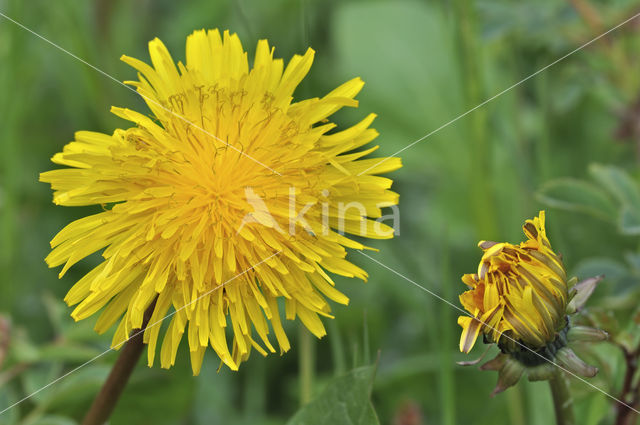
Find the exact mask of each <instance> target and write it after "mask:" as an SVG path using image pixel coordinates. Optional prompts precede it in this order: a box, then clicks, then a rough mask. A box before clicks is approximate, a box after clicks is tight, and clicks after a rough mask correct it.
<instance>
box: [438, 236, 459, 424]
mask: <svg viewBox="0 0 640 425" xmlns="http://www.w3.org/2000/svg"><path fill="white" fill-rule="evenodd" d="M443 233H444V234H443V235H442V237H441V240H442V245H441V253H442V258H441V264H442V270H441V274H442V296H443V297H444V299H445V300H447V301H452V299H453V291H452V288H453V285H452V284H451V282H452V278H451V259H450V249H449V235H448V229H446V228H445V230H444V232H443ZM440 320H441V321H442V322H441V323H442V327H441V328H442V334H441V340H442V343H441V344H440V381H441V388H442V391H441V402H442V424H443V425H455V424H456V390H455V376H454V370H453V365H454V360H453V354H452V352H451V347H454V346H455V343H454V342H453V340H454V336H453V334H454V332H455V331H454V329H453V326H454V323H455V318H454V316H453V315H452V314H451V308H450V307H449V306H448V305H445V304H441V305H440Z"/></svg>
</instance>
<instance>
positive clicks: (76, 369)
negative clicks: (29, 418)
mask: <svg viewBox="0 0 640 425" xmlns="http://www.w3.org/2000/svg"><path fill="white" fill-rule="evenodd" d="M281 252H282V251H278V252H276V253H274V254H271V255H270V256H268V257H267V258H265V259H264V260H262V261H260V262H259V263H256V264H254V265H253V266H251V267H249V268H248V269H246V270H244V271H243V272H241V273H238V274H237V275H235V276H234V277H232V278H231V279H229V280H227V281H225V282H223V283H221V284H220V285H218V286H216V287H215V288H213V289H211V290H210V291H208V292H205V293H204V294H202V295H200V296H199V297H198V298H196V299H195V300H193V301H191V302H189V303H187V304H185V305H183V306H182V307H180V308H179V309H177V310H174V311H172V312H171V313H169V314H167V315H166V316H164V317H163V318H162V319H159V320H157V321H155V322H153V323H151V324H148V325H147V326H146V327H145V328H144V329H141V330H139V331H137V332H134V333H132V334H131V336H129V338H127V339H126V340H124V341H122V342H121V343H119V344H117V345H116V346H115V347H110V348H109V349H108V350H106V351H104V352H102V353H100V354H98V355H97V356H95V357H93V358H92V359H90V360H87V361H86V362H84V363H82V364H81V365H80V366H78V367H76V368H74V369H71V370H70V371H69V372H67V373H65V374H64V375H62V376H60V377H58V378H56V379H54V380H53V381H51V382H49V383H48V384H47V385H45V386H43V387H41V388H39V389H37V390H36V391H34V392H32V393H31V394H29V395H28V396H26V397H24V398H22V399H20V400H18V401H16V402H15V403H13V404H12V405H11V406H9V407H7V408H5V409H3V410H2V411H0V415H2V414H3V413H5V412H6V411H7V410H9V409H12V408H14V407H16V406H17V405H18V404H20V403H22V402H23V401H26V400H28V399H30V398H31V397H33V396H34V395H36V394H38V393H39V392H40V391H44V390H46V389H47V388H49V387H50V386H52V385H53V384H55V383H57V382H59V381H61V380H63V379H64V378H66V377H67V376H69V375H71V374H72V373H74V372H77V371H78V370H80V369H82V368H83V367H85V366H87V365H88V364H90V363H93V362H94V361H96V360H98V359H99V358H100V357H102V356H104V355H105V354H107V353H110V352H111V351H114V350H116V349H119V348H120V347H121V346H122V345H123V344H125V343H126V342H127V341H129V340H130V339H131V338H134V337H136V336H138V335H140V334H141V333H143V332H145V331H146V330H147V329H149V328H152V327H153V326H156V325H158V324H160V323H162V322H163V321H164V320H165V319H168V318H169V317H171V316H173V315H174V314H176V313H177V312H179V311H180V310H183V309H185V308H187V307H188V306H190V305H191V304H193V303H195V302H197V301H198V300H199V299H201V298H203V297H205V296H207V295H209V294H211V293H212V292H214V291H216V290H217V289H220V288H222V287H224V286H225V285H226V284H227V283H229V282H232V281H234V280H236V279H237V278H239V277H240V276H242V275H244V274H246V273H248V272H250V271H251V270H253V269H254V268H256V267H258V266H259V265H260V264H262V263H264V262H265V261H268V260H269V259H271V258H273V257H275V256H276V255H278V254H280V253H281Z"/></svg>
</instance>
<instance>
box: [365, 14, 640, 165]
mask: <svg viewBox="0 0 640 425" xmlns="http://www.w3.org/2000/svg"><path fill="white" fill-rule="evenodd" d="M638 16H640V12H638V13H636V14H635V15H633V16H632V17H630V18H629V19H627V20H626V21H624V22H622V23H620V24H618V25H616V26H615V27H613V28H611V29H610V30H608V31H606V32H603V33H602V34H600V35H599V36H597V37H596V38H594V39H592V40H589V41H587V42H586V43H584V44H583V45H581V46H579V47H576V48H575V49H573V50H572V51H570V52H569V53H567V54H566V55H564V56H562V57H561V58H558V59H556V60H555V61H553V62H551V63H550V64H549V65H547V66H545V67H543V68H540V69H539V70H537V71H536V72H534V73H533V74H531V75H529V76H528V77H525V78H523V79H522V80H520V81H518V82H517V83H515V84H512V85H510V86H509V87H507V88H506V89H504V90H502V91H501V92H499V93H497V94H495V95H493V96H491V97H490V98H488V99H487V100H485V101H484V102H482V103H480V104H478V105H476V106H474V107H473V108H471V109H469V110H468V111H467V112H465V113H463V114H461V115H458V116H457V117H455V118H454V119H452V120H451V121H448V122H446V123H444V124H442V125H441V126H440V127H438V128H436V129H435V130H433V131H431V132H429V133H427V134H425V135H424V136H422V137H420V138H419V139H417V140H415V141H413V142H411V143H409V144H408V145H407V146H405V147H404V148H402V149H400V150H399V151H397V152H394V153H393V154H391V155H389V156H388V157H386V158H383V159H381V160H380V162H377V163H376V164H374V165H372V166H371V167H369V168H367V169H366V170H364V171H362V172H360V173H358V175H359V176H361V175H363V174H364V173H366V172H368V171H370V170H372V169H373V168H376V167H378V166H379V165H380V164H382V163H384V162H386V161H387V160H389V159H390V158H392V157H394V156H396V155H398V154H400V153H402V152H404V151H406V150H407V149H409V148H411V147H413V146H415V145H417V144H418V143H420V142H422V141H423V140H424V139H426V138H428V137H430V136H432V135H434V134H436V133H437V132H439V131H440V130H442V129H444V128H446V127H448V126H450V125H451V124H453V123H454V122H456V121H458V120H459V119H461V118H464V117H466V116H467V115H469V114H470V113H472V112H473V111H475V110H476V109H479V108H482V107H483V106H484V105H486V104H487V103H489V102H491V101H492V100H494V99H496V98H498V97H500V96H502V95H503V94H505V93H506V92H508V91H510V90H511V89H514V88H516V87H518V86H519V85H520V84H522V83H524V82H526V81H528V80H530V79H531V78H533V77H535V76H536V75H538V74H540V73H541V72H544V71H546V70H547V69H549V68H551V67H552V66H554V65H556V64H557V63H558V62H562V61H563V60H565V59H566V58H568V57H569V56H571V55H573V54H574V53H576V52H579V51H580V50H582V49H584V48H585V47H587V46H590V45H591V44H593V43H595V42H596V41H598V40H600V39H601V38H602V37H605V36H606V35H607V34H609V33H611V32H613V31H615V30H617V29H618V28H620V27H621V26H623V25H625V24H628V23H629V22H631V21H633V20H634V19H636V18H637V17H638Z"/></svg>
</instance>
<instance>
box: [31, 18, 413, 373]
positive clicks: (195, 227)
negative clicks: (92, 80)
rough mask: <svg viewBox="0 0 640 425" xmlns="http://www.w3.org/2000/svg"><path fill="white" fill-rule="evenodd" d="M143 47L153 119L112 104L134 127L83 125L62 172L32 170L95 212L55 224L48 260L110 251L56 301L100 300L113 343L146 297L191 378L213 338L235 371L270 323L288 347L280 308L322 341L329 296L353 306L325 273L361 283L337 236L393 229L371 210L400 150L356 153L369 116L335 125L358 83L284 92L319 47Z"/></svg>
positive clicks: (62, 200)
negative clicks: (281, 50) (291, 50)
mask: <svg viewBox="0 0 640 425" xmlns="http://www.w3.org/2000/svg"><path fill="white" fill-rule="evenodd" d="M149 52H150V57H151V63H152V66H151V65H148V64H146V63H144V62H142V61H140V60H137V59H134V58H131V57H127V56H123V57H122V60H123V61H124V62H126V63H127V64H129V65H131V66H132V67H134V68H135V69H136V70H137V71H138V72H139V74H138V76H139V80H138V81H133V82H127V83H128V84H131V85H133V86H135V87H136V89H137V91H138V92H139V93H140V95H141V96H142V97H143V98H144V99H145V101H146V103H147V105H148V107H149V108H150V109H151V112H152V117H148V116H146V115H144V114H141V113H138V112H135V111H132V110H129V109H123V108H115V107H114V108H112V112H113V113H114V114H116V115H117V116H119V117H122V118H124V119H126V120H128V121H130V122H132V123H134V126H133V127H130V128H127V129H124V130H123V129H117V130H115V132H114V133H113V134H112V135H106V134H101V133H94V132H87V131H81V132H77V133H76V135H75V141H73V142H71V143H69V144H68V145H66V146H65V147H64V150H63V152H62V153H58V154H56V155H54V157H53V158H52V161H53V162H54V163H56V164H61V165H66V166H68V167H69V168H65V169H58V170H53V171H48V172H45V173H42V174H41V175H40V179H41V181H44V182H48V183H51V186H52V189H54V191H55V193H54V202H55V203H56V204H59V205H67V206H77V205H96V204H98V205H102V206H103V209H104V210H103V211H102V212H100V213H98V214H94V215H90V216H87V217H85V218H82V219H79V220H76V221H74V222H72V223H70V224H69V225H67V226H66V227H65V228H64V229H62V230H61V231H60V232H59V233H58V234H57V235H56V236H55V237H54V239H53V240H52V241H51V246H52V248H53V249H52V251H51V253H50V254H49V255H48V256H47V258H46V261H47V263H48V265H49V266H50V267H55V266H59V265H62V264H64V267H63V268H62V271H61V273H60V277H62V275H64V273H65V272H66V271H67V270H68V269H69V267H71V266H72V265H73V264H75V263H77V262H78V261H80V260H81V259H83V258H85V257H86V256H88V255H90V254H92V253H94V252H96V251H99V250H103V249H104V250H103V251H102V257H104V261H103V262H102V263H101V264H99V265H98V266H97V267H96V268H94V269H93V270H91V271H90V272H89V273H87V274H86V275H85V276H84V277H83V278H82V279H80V280H79V281H78V282H77V283H76V284H75V285H74V286H73V287H72V288H71V290H70V291H69V293H68V294H67V296H66V298H65V301H66V302H67V303H68V304H69V305H76V304H77V306H76V307H75V309H74V310H73V312H72V316H73V318H74V319H76V320H81V319H84V318H87V317H89V316H91V315H93V314H95V313H97V312H98V311H100V310H102V312H101V313H100V316H99V318H98V321H97V324H96V331H97V332H99V333H103V332H106V331H107V330H108V329H109V328H110V327H111V326H112V325H114V324H115V323H116V322H118V321H120V323H119V326H118V327H117V330H116V332H115V334H114V337H113V341H112V344H113V346H114V347H118V346H119V345H120V344H121V343H122V341H124V340H126V338H127V337H128V335H129V334H130V332H131V331H132V330H133V329H136V328H139V327H140V326H141V325H142V323H143V315H144V312H145V310H147V309H148V308H149V306H152V305H153V308H152V310H153V314H152V317H151V319H150V323H152V324H153V323H156V322H158V321H159V320H161V319H162V318H163V317H165V316H166V315H167V314H170V313H171V312H174V314H173V317H172V318H171V322H170V324H169V325H168V328H167V329H166V332H165V334H164V339H163V342H162V347H161V350H160V363H161V366H162V367H164V368H168V367H170V366H171V365H173V364H174V362H175V357H176V352H177V350H178V345H179V344H180V341H181V339H182V336H183V334H184V333H185V332H186V333H187V339H188V345H189V351H190V353H191V363H192V367H193V371H194V374H197V373H198V372H199V370H200V366H201V363H202V358H203V355H204V352H205V350H206V348H207V347H208V346H211V347H212V348H213V349H214V350H215V352H216V353H217V355H218V356H219V357H220V359H221V360H222V362H224V364H226V365H227V366H229V367H230V368H231V369H234V370H236V369H237V368H238V366H239V364H240V363H241V362H242V361H244V360H246V359H247V358H248V356H249V353H250V351H251V349H252V348H255V349H256V350H258V351H259V352H260V353H262V354H263V355H266V353H267V352H275V348H274V347H273V345H272V342H271V341H270V339H269V336H268V334H269V333H270V329H271V330H272V331H273V333H274V334H275V339H276V340H277V343H278V345H279V347H280V351H281V352H284V351H287V350H288V349H289V347H290V344H289V341H288V339H287V336H286V334H285V332H284V329H283V326H282V322H281V317H280V314H281V313H280V311H281V309H282V304H283V305H284V310H285V316H286V318H287V319H290V320H293V319H295V318H299V319H300V320H301V322H302V323H303V324H304V325H305V326H306V327H307V328H308V329H309V330H310V331H311V332H312V333H313V334H315V335H316V336H317V337H322V336H323V335H324V334H325V329H324V326H323V324H322V321H321V320H320V316H325V317H331V316H330V307H329V304H328V303H327V298H328V299H331V300H333V301H335V302H338V303H341V304H347V303H348V298H347V297H346V296H345V295H343V294H342V293H341V292H339V291H338V290H337V289H335V287H334V286H335V285H334V282H333V281H332V279H331V277H330V276H329V274H328V273H327V272H331V273H335V274H338V275H342V276H348V277H357V278H360V279H363V280H366V278H367V274H366V272H365V271H364V270H362V269H360V268H359V267H357V266H355V265H354V264H352V263H351V262H349V261H348V260H347V259H346V258H345V257H346V254H347V252H346V250H345V248H354V249H363V248H366V247H365V246H364V245H362V244H361V243H359V242H356V241H354V240H352V239H350V238H348V237H346V236H344V234H343V233H347V234H353V235H357V236H364V237H369V238H388V237H392V233H393V232H392V231H390V229H389V228H388V227H387V226H385V225H384V224H383V223H380V222H378V221H379V220H375V219H377V218H380V217H381V214H382V213H381V208H383V207H387V206H392V205H396V204H397V202H398V195H397V194H396V193H394V192H392V191H391V190H389V189H390V186H391V183H392V181H391V180H390V179H387V178H384V177H380V176H377V174H381V173H386V172H390V171H393V170H395V169H397V168H399V167H400V166H401V164H400V160H399V159H398V158H387V159H386V160H385V161H381V159H380V158H378V159H362V158H363V157H364V156H366V155H368V154H369V153H371V152H373V151H374V150H375V149H376V148H377V146H376V147H372V148H369V149H366V150H363V151H357V149H358V148H360V147H361V146H363V145H365V144H367V143H369V142H370V141H372V140H373V139H374V138H375V137H376V136H377V134H378V133H377V132H376V131H375V130H374V129H372V128H370V127H369V126H370V125H371V123H372V121H373V120H374V118H375V115H374V114H370V115H368V116H367V117H366V118H365V119H364V120H362V121H361V122H360V123H358V124H356V125H354V126H352V127H350V128H347V129H345V130H342V131H332V130H334V128H335V127H336V126H335V124H333V123H331V122H329V121H328V117H329V116H330V115H332V114H333V113H334V112H336V111H337V110H339V109H340V108H342V107H343V106H351V107H356V106H357V105H358V102H357V101H356V100H354V97H355V96H356V94H357V93H358V92H359V91H360V89H361V88H362V86H363V82H362V81H361V80H360V79H359V78H355V79H353V80H351V81H348V82H346V83H344V84H343V85H341V86H339V87H338V88H336V89H335V90H333V91H331V92H330V93H329V94H327V95H326V96H324V97H322V98H312V99H306V100H303V101H299V102H293V101H292V99H293V98H292V96H293V93H294V90H295V89H296V87H297V86H298V84H299V83H300V82H301V81H302V79H303V78H304V77H305V75H306V74H307V73H308V71H309V69H310V67H311V64H312V61H313V56H314V52H313V50H311V49H309V50H307V52H306V53H305V54H304V55H302V56H299V55H296V56H294V57H293V58H292V59H291V60H290V61H289V63H288V64H287V66H286V67H285V66H284V63H283V61H282V60H281V59H275V58H274V57H273V48H270V47H269V45H268V43H267V41H266V40H261V41H259V42H258V45H257V49H256V54H255V59H254V62H253V67H252V68H250V67H249V63H248V59H247V53H246V52H245V51H244V50H243V48H242V45H241V43H240V40H239V38H238V37H237V35H235V34H233V35H231V34H229V32H227V31H225V32H224V34H223V35H222V36H221V35H220V33H219V32H218V31H217V30H213V31H207V32H205V31H196V32H194V33H193V34H191V35H190V36H189V37H188V38H187V42H186V63H185V64H183V63H181V62H178V63H177V65H176V64H175V63H174V61H173V59H172V57H171V55H170V54H169V52H168V50H167V49H166V47H165V46H164V44H163V43H162V42H161V41H160V40H158V39H155V40H153V41H151V42H150V43H149ZM345 204H347V205H352V204H353V205H355V204H357V205H358V206H360V207H361V208H348V209H344V208H342V207H343V206H344V205H345ZM279 298H283V302H282V303H281V304H280V303H279V302H278V299H279ZM154 301H155V304H153V303H154ZM159 332H160V326H150V327H148V328H147V329H146V330H145V333H144V341H145V342H146V343H147V344H148V363H149V365H150V366H151V365H152V364H153V362H154V356H155V352H156V344H157V341H158V338H159ZM256 335H257V336H256ZM228 336H229V337H232V341H231V344H229V343H228V342H227V337H228ZM229 345H231V347H230V346H229Z"/></svg>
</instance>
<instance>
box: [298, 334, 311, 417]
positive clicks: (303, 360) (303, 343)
mask: <svg viewBox="0 0 640 425" xmlns="http://www.w3.org/2000/svg"><path fill="white" fill-rule="evenodd" d="M299 332H300V343H299V344H300V357H299V362H300V405H301V406H304V405H305V404H307V403H309V401H311V396H312V394H313V379H314V374H315V370H314V363H315V352H314V351H315V350H314V348H315V344H314V340H313V335H311V332H309V330H307V328H305V327H304V325H303V324H302V323H300V325H299Z"/></svg>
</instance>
